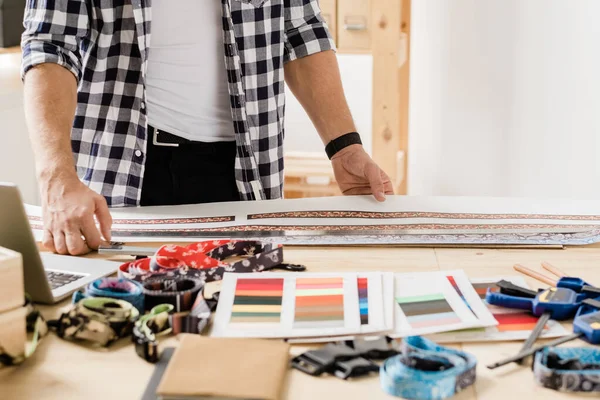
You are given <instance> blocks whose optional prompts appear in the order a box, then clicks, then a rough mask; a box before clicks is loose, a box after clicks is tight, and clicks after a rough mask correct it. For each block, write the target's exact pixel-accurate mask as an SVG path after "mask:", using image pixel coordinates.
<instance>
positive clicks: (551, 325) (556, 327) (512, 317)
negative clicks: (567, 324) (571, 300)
mask: <svg viewBox="0 0 600 400" xmlns="http://www.w3.org/2000/svg"><path fill="white" fill-rule="evenodd" d="M449 276H451V275H449ZM501 279H504V280H507V281H510V282H512V283H514V284H515V285H518V286H522V287H524V288H527V283H526V282H525V279H523V278H522V277H520V276H512V277H503V278H493V279H492V278H486V279H471V283H472V284H473V287H474V288H475V290H476V292H477V294H478V295H479V297H480V298H481V299H482V300H484V301H485V294H486V292H487V289H488V288H490V287H495V286H496V285H495V283H496V282H498V281H500V280H501ZM485 304H486V307H487V308H488V309H489V310H490V311H491V313H492V314H493V317H494V318H495V319H496V320H497V321H498V324H497V325H496V326H491V327H487V328H479V329H469V330H463V331H456V332H444V333H438V334H435V335H430V336H428V337H429V338H430V339H432V340H434V341H436V342H438V343H459V342H461V343H462V342H492V341H508V340H523V339H527V338H528V337H529V334H530V333H531V331H532V330H533V328H534V327H535V324H536V323H537V317H534V316H533V315H531V314H530V313H528V312H526V311H523V310H515V309H510V308H504V307H496V306H493V305H490V304H487V303H485ZM569 333H570V332H569V331H567V330H566V329H565V328H564V327H563V326H562V325H561V324H560V323H558V322H557V321H554V320H550V321H548V323H547V324H546V327H545V329H544V331H543V333H542V335H541V336H540V337H542V338H553V337H560V336H565V335H568V334H569Z"/></svg>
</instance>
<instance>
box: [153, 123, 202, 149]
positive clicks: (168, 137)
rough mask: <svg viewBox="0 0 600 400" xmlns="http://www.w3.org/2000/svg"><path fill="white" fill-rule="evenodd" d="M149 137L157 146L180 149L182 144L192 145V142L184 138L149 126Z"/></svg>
mask: <svg viewBox="0 0 600 400" xmlns="http://www.w3.org/2000/svg"><path fill="white" fill-rule="evenodd" d="M148 137H149V138H150V139H151V142H152V144H153V145H155V146H166V147H178V146H179V145H180V144H192V143H194V142H193V141H191V140H188V139H185V138H182V137H181V136H177V135H173V134H172V133H169V132H165V131H163V130H162V129H157V128H155V127H153V126H150V125H148Z"/></svg>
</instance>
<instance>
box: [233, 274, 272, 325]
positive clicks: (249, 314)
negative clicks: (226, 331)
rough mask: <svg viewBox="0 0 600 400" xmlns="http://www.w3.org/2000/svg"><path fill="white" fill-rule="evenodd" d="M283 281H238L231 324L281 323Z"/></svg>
mask: <svg viewBox="0 0 600 400" xmlns="http://www.w3.org/2000/svg"><path fill="white" fill-rule="evenodd" d="M282 298H283V279H257V278H253V279H238V280H237V283H236V286H235V297H234V300H233V307H232V309H231V320H230V322H231V323H279V322H280V319H281V303H282Z"/></svg>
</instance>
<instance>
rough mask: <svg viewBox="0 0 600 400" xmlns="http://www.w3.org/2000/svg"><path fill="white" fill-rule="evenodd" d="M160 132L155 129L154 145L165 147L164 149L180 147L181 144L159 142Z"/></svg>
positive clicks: (153, 134) (153, 135)
mask: <svg viewBox="0 0 600 400" xmlns="http://www.w3.org/2000/svg"><path fill="white" fill-rule="evenodd" d="M159 133H160V131H159V130H158V129H156V128H154V132H153V133H152V144H153V145H155V146H163V147H179V143H162V142H159V141H158V134H159Z"/></svg>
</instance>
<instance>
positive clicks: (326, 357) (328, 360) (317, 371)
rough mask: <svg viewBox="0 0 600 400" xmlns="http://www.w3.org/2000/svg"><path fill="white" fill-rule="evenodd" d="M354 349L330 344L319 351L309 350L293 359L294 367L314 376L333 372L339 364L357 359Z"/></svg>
mask: <svg viewBox="0 0 600 400" xmlns="http://www.w3.org/2000/svg"><path fill="white" fill-rule="evenodd" d="M357 356H358V354H357V353H356V351H355V350H354V349H351V348H350V347H348V346H345V345H342V344H334V343H330V344H328V345H326V346H325V347H322V348H320V349H318V350H309V351H307V352H304V353H302V354H300V355H299V356H297V357H294V358H293V359H292V367H293V368H296V369H297V370H300V371H302V372H304V373H307V374H309V375H312V376H319V375H321V374H322V373H323V372H330V373H331V372H332V371H333V369H334V366H335V364H336V363H337V362H340V361H347V360H350V359H352V358H356V357H357Z"/></svg>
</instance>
